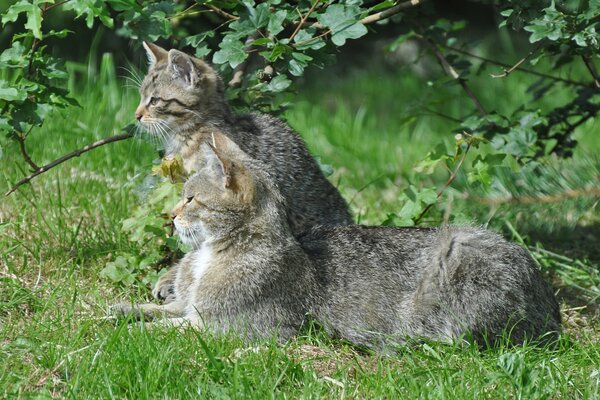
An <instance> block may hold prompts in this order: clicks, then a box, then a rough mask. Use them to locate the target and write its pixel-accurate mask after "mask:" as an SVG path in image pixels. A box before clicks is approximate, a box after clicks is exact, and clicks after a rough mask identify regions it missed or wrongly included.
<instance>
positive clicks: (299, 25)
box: [289, 0, 321, 43]
mask: <svg viewBox="0 0 600 400" xmlns="http://www.w3.org/2000/svg"><path fill="white" fill-rule="evenodd" d="M320 1H321V0H315V2H314V3H313V5H312V6H311V7H310V9H309V10H308V12H307V13H306V15H305V16H304V17H302V18H301V19H300V23H299V24H298V26H297V27H296V29H295V30H294V32H293V33H292V34H291V35H290V38H289V42H290V43H291V42H292V40H294V38H295V37H296V35H297V34H298V32H300V28H302V26H303V25H304V23H305V22H306V20H307V19H308V17H310V14H312V12H313V11H314V10H315V8H316V7H317V4H319V2H320Z"/></svg>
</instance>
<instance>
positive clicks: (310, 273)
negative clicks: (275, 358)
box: [116, 135, 560, 349]
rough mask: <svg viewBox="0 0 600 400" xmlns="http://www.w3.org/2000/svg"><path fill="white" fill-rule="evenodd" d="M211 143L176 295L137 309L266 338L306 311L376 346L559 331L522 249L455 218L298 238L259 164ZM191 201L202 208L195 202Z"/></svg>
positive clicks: (290, 330) (516, 338) (293, 325)
mask: <svg viewBox="0 0 600 400" xmlns="http://www.w3.org/2000/svg"><path fill="white" fill-rule="evenodd" d="M216 139H217V140H216V143H217V149H221V150H220V151H218V152H217V153H215V154H217V155H218V156H217V157H216V158H215V157H205V159H208V160H207V162H206V166H205V167H204V168H203V169H202V170H201V171H200V172H199V173H198V174H196V175H194V176H193V177H192V178H190V180H189V181H188V182H187V183H186V185H185V188H184V197H183V200H182V203H180V206H179V207H178V211H176V213H177V214H178V215H183V216H184V217H185V220H187V223H185V224H184V223H183V222H182V221H180V222H179V223H177V219H176V226H177V229H178V231H179V232H180V235H182V239H183V240H185V241H188V242H189V241H193V240H194V238H195V237H198V236H197V235H199V234H201V236H202V237H203V238H204V240H205V242H204V244H200V243H197V246H196V248H197V249H198V250H194V251H193V252H191V253H190V254H188V255H187V256H186V257H185V258H184V259H183V260H182V261H181V263H180V265H179V268H178V269H177V277H176V284H175V301H174V302H173V303H171V304H167V305H166V306H158V305H142V306H138V307H135V308H134V310H136V311H137V312H139V313H145V314H147V315H150V316H156V314H157V312H158V313H165V314H170V315H171V316H175V317H177V318H176V319H170V320H169V321H170V322H173V323H177V324H179V323H181V322H191V323H192V324H194V325H197V326H208V327H210V328H212V329H216V330H217V331H219V332H220V331H223V330H226V329H230V328H235V329H237V330H240V328H242V329H246V328H249V329H248V331H249V332H254V334H252V335H251V336H257V335H258V336H263V337H264V336H268V335H270V334H272V333H273V332H275V331H277V330H279V335H280V336H279V337H280V338H281V339H287V338H289V337H290V336H292V335H293V334H295V333H296V332H297V330H298V329H299V328H300V326H301V325H302V323H303V322H304V316H305V314H306V313H309V314H311V315H312V316H313V317H314V318H316V319H317V320H319V321H320V322H321V323H322V324H323V325H324V327H325V329H326V330H327V331H328V332H329V333H330V334H331V335H333V336H335V337H340V338H344V339H347V340H349V341H352V342H354V343H357V344H361V345H365V346H370V347H375V348H378V349H385V348H386V347H387V346H389V345H393V344H399V343H403V342H404V341H405V340H406V339H408V338H429V339H433V340H440V341H455V340H457V339H459V338H461V337H463V336H464V337H466V338H467V339H469V338H470V339H472V340H474V341H475V342H477V343H480V344H485V343H487V344H491V345H493V344H495V343H497V341H498V340H499V339H500V338H501V337H503V334H505V333H506V334H508V335H507V336H508V337H509V339H510V341H511V342H512V343H520V342H522V341H524V340H526V339H532V340H536V339H539V338H541V339H542V340H543V341H551V340H554V339H556V337H557V334H558V333H559V332H560V314H559V309H558V303H557V301H556V299H555V297H554V294H553V293H552V291H551V289H550V287H549V286H548V284H547V283H546V282H545V281H544V280H543V278H542V276H541V274H540V272H539V271H538V269H537V267H536V265H535V263H534V262H533V260H532V259H531V257H530V256H529V255H528V254H527V252H526V251H525V250H523V249H522V248H520V247H519V246H517V245H515V244H512V243H509V242H507V241H506V240H504V239H503V238H502V237H500V236H499V235H497V234H494V233H491V232H489V231H486V230H482V229H477V228H473V227H457V226H450V227H443V228H391V227H366V226H359V225H354V226H319V227H314V228H312V229H311V230H310V231H309V232H307V233H306V234H305V235H302V236H301V237H300V238H299V239H298V240H299V242H298V241H296V239H295V238H294V237H293V235H292V232H291V230H290V229H289V226H288V223H287V218H286V214H285V204H284V203H285V200H284V199H283V197H282V196H281V195H280V194H279V192H278V189H277V187H276V185H275V184H274V182H273V181H272V178H271V177H270V176H269V175H268V174H267V173H266V172H265V170H266V167H265V166H264V164H262V163H261V162H260V161H257V160H253V159H252V158H250V157H248V156H247V155H245V154H244V153H243V152H242V151H241V150H240V149H239V148H237V146H235V144H233V143H232V142H231V141H229V140H227V139H226V138H225V137H221V136H219V135H217V137H216ZM205 150H206V149H205ZM215 182H217V184H215ZM219 185H224V187H225V190H224V191H223V192H222V189H219ZM223 193H225V194H223ZM231 193H235V194H236V195H235V196H232V195H230V194H231ZM196 200H198V201H199V202H200V203H199V204H203V205H204V207H193V204H194V203H193V202H194V201H196ZM181 210H184V211H183V212H182V211H181ZM185 210H187V211H185ZM194 210H196V211H194ZM207 210H208V211H207ZM206 243H208V244H210V245H211V246H218V249H219V251H218V252H217V253H216V254H218V256H217V257H216V258H215V259H213V260H211V261H210V263H209V264H210V265H209V266H208V268H209V270H207V271H211V272H210V273H208V272H206V273H205V274H203V275H202V276H201V278H198V272H197V271H198V270H197V269H196V268H198V266H200V267H202V265H203V264H202V263H197V262H195V259H196V258H198V257H202V254H201V252H202V251H203V250H202V248H203V246H204V245H206ZM215 248H217V247H215ZM195 269H196V272H194V270H195ZM116 310H117V311H119V312H130V311H132V308H131V306H128V305H120V306H117V307H116ZM198 321H202V322H203V323H199V322H198ZM240 321H243V322H244V323H243V324H240Z"/></svg>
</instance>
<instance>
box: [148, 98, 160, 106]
mask: <svg viewBox="0 0 600 400" xmlns="http://www.w3.org/2000/svg"><path fill="white" fill-rule="evenodd" d="M149 104H150V105H151V106H155V105H157V104H158V97H150V102H149Z"/></svg>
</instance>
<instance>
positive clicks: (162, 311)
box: [110, 301, 185, 320]
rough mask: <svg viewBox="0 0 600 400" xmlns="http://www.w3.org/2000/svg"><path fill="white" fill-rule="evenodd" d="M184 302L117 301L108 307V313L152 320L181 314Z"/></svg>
mask: <svg viewBox="0 0 600 400" xmlns="http://www.w3.org/2000/svg"><path fill="white" fill-rule="evenodd" d="M184 309H185V304H184V303H183V302H178V301H174V302H172V303H169V304H165V305H161V304H153V303H146V304H128V303H119V304H115V305H114V306H112V307H111V308H110V313H111V314H112V315H114V316H117V317H123V316H132V317H134V318H135V319H141V318H142V316H143V317H144V319H145V320H154V319H158V318H176V317H181V316H182V315H183V312H184Z"/></svg>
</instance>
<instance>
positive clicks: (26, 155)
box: [14, 125, 40, 171]
mask: <svg viewBox="0 0 600 400" xmlns="http://www.w3.org/2000/svg"><path fill="white" fill-rule="evenodd" d="M32 128H33V125H32V126H31V128H29V132H31V129H32ZM29 132H27V133H26V134H25V135H21V134H19V133H18V132H15V134H14V137H15V138H16V139H17V142H19V148H20V149H21V154H23V158H24V159H25V162H26V163H27V164H29V166H30V167H31V170H32V171H36V170H38V169H40V167H38V166H37V164H36V163H34V162H33V160H32V159H31V157H30V156H29V153H28V152H27V148H26V147H25V138H26V137H27V135H28V134H29Z"/></svg>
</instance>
